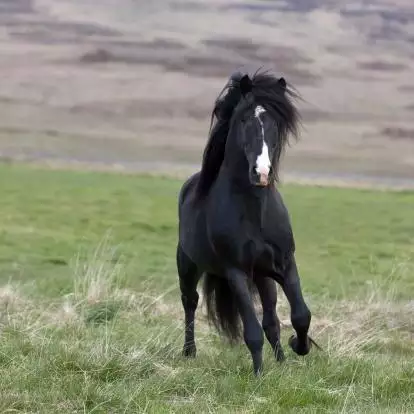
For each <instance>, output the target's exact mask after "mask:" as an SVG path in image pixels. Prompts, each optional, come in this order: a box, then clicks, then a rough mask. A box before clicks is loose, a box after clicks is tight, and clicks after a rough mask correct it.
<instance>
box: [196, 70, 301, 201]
mask: <svg viewBox="0 0 414 414" xmlns="http://www.w3.org/2000/svg"><path fill="white" fill-rule="evenodd" d="M245 79H247V83H246V82H245ZM225 90H227V95H226V96H225V97H224V98H222V99H220V96H221V95H222V93H223V92H224V91H225ZM222 93H221V94H220V95H219V97H218V98H217V100H216V103H215V106H214V109H213V112H212V122H211V126H210V135H209V139H208V141H207V145H206V147H205V150H204V154H203V162H202V168H201V173H200V178H199V182H198V185H197V195H198V197H199V198H202V197H203V196H205V195H207V194H208V192H209V190H210V188H211V186H212V185H213V183H214V181H215V180H216V178H217V176H218V173H219V170H220V167H221V164H222V163H223V160H224V153H225V147H226V142H227V136H228V133H229V130H230V123H231V120H232V118H233V116H235V117H236V120H239V119H240V117H241V115H242V113H243V112H244V111H245V110H246V109H247V107H248V100H247V99H243V98H246V97H247V96H248V95H250V94H251V95H252V97H253V101H254V103H255V104H257V105H262V106H263V107H264V108H265V109H266V110H267V111H268V112H269V113H270V115H271V116H272V117H273V119H274V120H275V122H276V125H277V139H278V146H277V150H276V152H275V155H274V158H273V160H272V163H273V175H274V178H275V179H276V180H277V179H278V165H279V159H280V156H281V154H282V152H283V150H284V148H285V147H286V144H287V143H288V141H289V135H290V134H291V135H293V136H294V137H295V138H297V137H298V126H299V123H300V116H299V112H298V110H297V108H296V107H295V106H294V105H293V103H292V100H291V98H298V97H299V95H298V94H297V93H296V92H294V91H293V90H292V88H291V87H290V86H288V85H287V83H286V81H285V80H284V79H283V78H276V77H275V76H273V75H271V74H268V73H266V72H264V73H256V74H255V75H254V76H253V77H252V78H251V79H249V78H248V77H246V76H243V75H242V74H241V73H237V74H235V75H233V76H232V77H231V78H230V82H229V83H228V84H227V85H226V87H225V88H224V90H223V91H222ZM214 117H216V122H215V123H214V126H213V121H214Z"/></svg>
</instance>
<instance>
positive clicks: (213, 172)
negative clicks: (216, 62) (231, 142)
mask: <svg viewBox="0 0 414 414" xmlns="http://www.w3.org/2000/svg"><path fill="white" fill-rule="evenodd" d="M242 76H243V75H242V74H241V73H235V74H233V75H232V76H231V77H230V80H229V82H228V83H227V84H226V86H225V87H224V89H223V90H222V91H221V93H220V94H219V96H218V97H217V99H216V102H215V105H214V108H213V111H212V114H211V124H210V133H209V138H208V141H207V144H206V147H205V149H204V154H203V162H202V167H201V173H200V178H199V181H198V185H197V196H198V197H199V198H202V197H203V196H205V195H207V194H208V192H209V190H210V188H211V186H212V185H213V183H214V181H215V180H216V178H217V175H218V173H219V170H220V166H221V164H222V162H223V160H224V150H225V148H226V141H227V135H228V133H229V129H230V120H231V118H232V115H233V111H234V109H235V108H236V106H237V104H238V103H239V101H240V99H241V96H242V95H241V90H240V87H239V82H240V79H241V77H242ZM226 91H227V94H226V95H225V96H224V97H222V95H223V94H224V92H226ZM214 118H216V121H215V122H214Z"/></svg>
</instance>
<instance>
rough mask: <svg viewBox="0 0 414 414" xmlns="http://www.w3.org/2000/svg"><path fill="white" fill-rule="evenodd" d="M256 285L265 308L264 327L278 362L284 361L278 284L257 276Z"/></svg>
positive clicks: (267, 278)
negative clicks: (278, 311)
mask: <svg viewBox="0 0 414 414" xmlns="http://www.w3.org/2000/svg"><path fill="white" fill-rule="evenodd" d="M254 282H255V285H256V287H257V290H258V292H259V296H260V301H261V303H262V308H263V320H262V327H263V330H264V332H265V335H266V338H267V340H268V341H269V343H270V345H271V347H272V349H273V352H274V354H275V357H276V360H277V361H280V362H281V361H284V360H285V354H284V352H283V349H282V345H281V343H280V321H279V318H278V316H277V313H276V303H277V291H276V282H275V281H274V280H273V279H270V278H269V277H265V276H256V275H255V278H254Z"/></svg>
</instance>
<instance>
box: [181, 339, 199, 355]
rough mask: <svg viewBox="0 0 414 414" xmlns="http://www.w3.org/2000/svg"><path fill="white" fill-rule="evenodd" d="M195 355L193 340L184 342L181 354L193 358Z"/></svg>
mask: <svg viewBox="0 0 414 414" xmlns="http://www.w3.org/2000/svg"><path fill="white" fill-rule="evenodd" d="M196 355H197V348H196V345H195V343H194V342H189V343H188V344H187V343H186V344H184V347H183V356H185V357H187V358H195V357H196Z"/></svg>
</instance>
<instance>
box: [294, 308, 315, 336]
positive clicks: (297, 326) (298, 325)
mask: <svg viewBox="0 0 414 414" xmlns="http://www.w3.org/2000/svg"><path fill="white" fill-rule="evenodd" d="M311 318H312V314H311V312H310V310H309V309H308V308H307V307H304V308H303V309H301V310H300V311H299V312H295V313H292V315H291V318H290V319H291V321H292V326H293V329H294V330H295V331H296V332H297V333H298V334H299V335H300V334H301V333H303V332H304V333H306V332H307V331H308V329H309V326H310V322H311Z"/></svg>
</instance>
